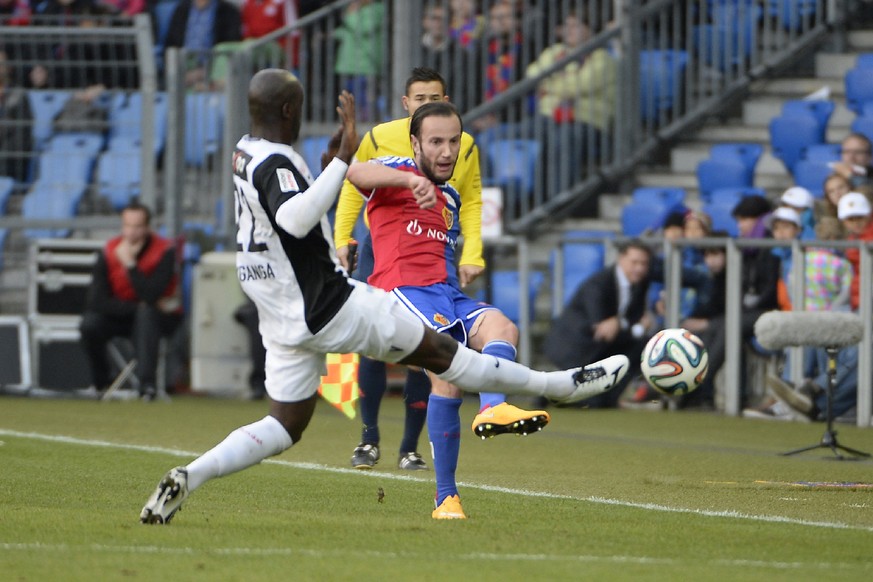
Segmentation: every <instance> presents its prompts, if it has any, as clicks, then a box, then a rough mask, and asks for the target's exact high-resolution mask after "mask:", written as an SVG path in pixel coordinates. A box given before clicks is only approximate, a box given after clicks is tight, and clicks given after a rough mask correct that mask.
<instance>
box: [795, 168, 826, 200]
mask: <svg viewBox="0 0 873 582" xmlns="http://www.w3.org/2000/svg"><path fill="white" fill-rule="evenodd" d="M831 174H833V170H832V169H831V167H830V166H829V165H828V163H827V162H822V161H818V160H800V161H799V162H797V164H795V166H794V184H795V185H797V186H803V187H804V188H806V189H807V190H809V191H810V192H811V193H812V195H813V196H815V197H816V198H821V197H823V196H824V181H825V179H826V178H827V177H828V176H830V175H831Z"/></svg>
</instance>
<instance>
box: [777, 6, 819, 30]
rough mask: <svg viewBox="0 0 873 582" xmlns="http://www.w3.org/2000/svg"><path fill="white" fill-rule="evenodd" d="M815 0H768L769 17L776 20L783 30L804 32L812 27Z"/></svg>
mask: <svg viewBox="0 0 873 582" xmlns="http://www.w3.org/2000/svg"><path fill="white" fill-rule="evenodd" d="M816 2H817V0H768V1H767V7H768V12H769V14H770V15H771V16H773V17H775V18H777V19H778V21H779V22H780V23H781V24H782V27H783V28H784V29H785V30H804V29H807V28H809V27H811V26H812V19H813V17H814V16H815V13H816Z"/></svg>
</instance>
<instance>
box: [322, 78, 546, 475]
mask: <svg viewBox="0 0 873 582" xmlns="http://www.w3.org/2000/svg"><path fill="white" fill-rule="evenodd" d="M431 101H448V96H447V95H446V85H445V81H444V80H443V78H442V76H441V75H440V74H439V73H438V72H437V71H435V70H433V69H430V68H427V67H418V68H415V69H413V71H412V74H411V75H410V77H409V78H408V79H407V81H406V94H405V95H403V97H402V103H403V108H404V109H405V110H406V111H407V112H408V113H409V117H406V118H402V119H395V120H393V121H389V122H386V123H382V124H380V125H377V126H376V127H374V128H373V129H371V130H370V131H369V132H368V133H367V134H366V135H365V136H364V137H363V139H362V140H361V144H360V146H359V147H358V150H357V152H356V153H355V160H356V161H358V162H366V161H368V160H371V159H373V158H377V157H383V156H402V157H412V156H413V155H414V154H413V151H412V145H411V143H410V138H409V123H410V119H411V117H412V114H413V113H415V110H416V109H418V107H420V106H421V105H423V104H425V103H429V102H431ZM449 183H450V184H451V185H452V186H454V187H455V189H456V190H457V191H458V193H459V194H460V196H461V209H460V223H461V234H462V236H463V237H464V245H463V248H462V251H461V258H460V261H459V265H458V279H459V281H460V284H461V286H462V287H465V286H466V285H468V284H469V283H471V282H472V281H473V280H474V279H476V277H478V276H479V275H480V274H481V273H482V271H483V270H484V268H485V261H484V260H483V258H482V182H481V177H480V171H479V149H478V148H477V147H476V143H475V141H474V139H473V137H472V136H471V135H470V134H468V133H466V132H465V133H463V134H462V137H461V151H460V153H459V155H458V161H457V164H456V165H455V170H454V173H453V174H452V177H451V178H450V179H449ZM363 205H364V199H363V198H362V197H361V195H360V194H359V192H358V190H357V189H356V188H355V187H354V186H353V185H352V184H351V183H350V182H349V181H348V180H346V181H345V183H344V184H343V189H342V193H341V194H340V198H339V203H338V205H337V210H336V220H335V225H334V240H335V243H336V250H337V257H338V258H339V260H340V262H341V263H342V264H343V266H344V267H345V268H346V269H347V270H348V269H350V267H351V266H352V265H350V264H349V244H348V243H349V240H350V239H351V235H352V229H353V228H354V225H355V222H356V221H357V219H358V216H359V215H360V212H361V208H363ZM372 269H373V259H372V245H371V244H370V241H369V236H368V237H367V239H366V240H364V241H362V242H361V245H360V248H359V251H358V267H357V269H356V271H355V273H354V277H355V278H357V279H360V280H363V281H366V279H367V277H369V275H370V273H371V272H372ZM494 344H495V345H493V346H490V348H489V347H488V346H486V349H485V350H483V352H485V353H488V350H489V349H490V350H491V351H492V352H493V354H492V355H494V356H497V357H501V358H506V359H513V360H514V359H515V356H516V353H515V346H514V345H512V344H510V343H508V342H499V343H498V342H494ZM358 379H359V384H360V386H361V393H362V394H361V399H360V406H361V419H362V421H363V424H364V426H363V430H362V437H361V443H360V444H359V445H358V446H357V447H355V450H354V453H353V455H352V461H351V462H352V466H353V467H356V468H359V469H370V468H372V467H373V465H375V464H376V462H377V461H378V460H379V457H380V455H381V453H380V451H379V441H380V436H379V426H378V416H379V406H380V404H381V401H382V395H383V394H384V393H385V388H386V374H385V364H384V363H382V362H377V361H375V360H369V359H367V358H361V364H360V368H359V374H358ZM429 394H430V381H429V380H428V378H427V376H426V375H425V374H424V373H423V372H415V371H410V372H409V373H408V375H407V380H406V385H405V387H404V399H405V401H406V423H405V430H404V436H403V440H402V442H401V444H400V456H399V459H398V466H399V467H400V468H401V469H409V470H416V469H426V468H427V465H426V464H425V462H424V460H423V459H422V458H421V455H419V454H418V452H417V449H418V438H419V435H420V434H421V430H422V428H423V427H424V423H425V420H426V417H427V401H428V396H429ZM548 422H549V414H548V413H547V412H545V411H543V410H533V411H527V410H522V409H520V408H518V407H516V406H513V405H511V404H509V403H507V402H506V397H505V396H504V395H502V394H485V393H483V394H481V395H480V411H479V414H477V415H476V418H475V419H474V420H473V432H474V433H475V434H476V435H477V436H480V437H482V438H483V439H484V438H488V437H493V436H496V435H498V434H505V433H513V434H529V433H531V432H536V431H538V430H541V429H542V428H543V427H544V426H545V425H546V424H548Z"/></svg>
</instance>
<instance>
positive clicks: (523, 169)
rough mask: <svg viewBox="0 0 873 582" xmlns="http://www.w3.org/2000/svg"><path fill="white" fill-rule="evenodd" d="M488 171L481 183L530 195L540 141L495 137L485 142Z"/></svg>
mask: <svg viewBox="0 0 873 582" xmlns="http://www.w3.org/2000/svg"><path fill="white" fill-rule="evenodd" d="M487 155H488V159H489V161H490V168H491V170H490V172H491V173H490V175H489V176H488V177H487V179H486V180H483V185H486V186H499V187H501V188H503V189H504V191H505V192H516V193H518V194H522V195H525V196H527V195H530V193H531V192H533V188H534V179H535V177H536V168H537V162H538V161H539V157H540V143H539V142H538V141H536V140H531V139H498V140H494V141H492V142H491V143H490V144H488V154H487Z"/></svg>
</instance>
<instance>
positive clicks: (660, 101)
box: [640, 50, 688, 121]
mask: <svg viewBox="0 0 873 582" xmlns="http://www.w3.org/2000/svg"><path fill="white" fill-rule="evenodd" d="M687 66H688V53H687V52H685V51H678V50H677V51H673V50H643V51H640V109H641V114H642V118H643V120H644V121H658V120H659V119H661V118H663V117H665V116H667V115H668V114H669V112H670V111H671V110H673V109H674V107H676V105H677V101H678V100H679V99H680V97H681V95H682V92H683V88H684V86H685V69H686V67H687Z"/></svg>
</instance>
